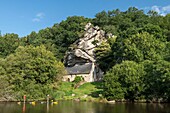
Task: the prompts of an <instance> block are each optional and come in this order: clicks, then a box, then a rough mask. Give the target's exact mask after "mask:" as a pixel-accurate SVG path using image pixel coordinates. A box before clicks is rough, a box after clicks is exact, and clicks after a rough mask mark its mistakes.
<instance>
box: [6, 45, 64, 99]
mask: <svg viewBox="0 0 170 113" xmlns="http://www.w3.org/2000/svg"><path fill="white" fill-rule="evenodd" d="M4 68H5V70H6V75H7V77H8V82H9V84H11V85H14V86H15V87H14V88H13V89H14V91H15V92H16V96H18V98H19V97H21V96H22V95H24V94H28V97H30V98H37V99H38V98H42V97H43V96H45V95H46V94H50V93H52V92H51V91H52V90H53V88H54V87H53V86H54V85H53V83H55V82H58V81H59V80H61V76H63V72H64V66H63V64H62V63H61V62H59V61H56V58H55V57H54V55H53V53H51V52H50V51H47V50H46V48H45V46H43V45H41V46H37V47H33V46H26V47H22V46H20V47H19V48H18V49H17V50H16V51H15V53H14V54H11V55H9V56H8V57H7V58H6V59H5V66H4Z"/></svg>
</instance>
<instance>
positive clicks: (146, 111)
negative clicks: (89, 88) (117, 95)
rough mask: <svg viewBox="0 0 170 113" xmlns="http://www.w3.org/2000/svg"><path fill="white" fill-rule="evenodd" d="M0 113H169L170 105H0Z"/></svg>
mask: <svg viewBox="0 0 170 113" xmlns="http://www.w3.org/2000/svg"><path fill="white" fill-rule="evenodd" d="M0 113H170V104H146V103H115V104H104V103H93V102H75V101H59V102H58V104H57V105H54V104H51V103H49V104H46V103H44V104H41V103H38V102H37V103H36V104H35V105H32V104H29V103H26V104H24V103H21V104H17V103H0Z"/></svg>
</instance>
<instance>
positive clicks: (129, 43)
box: [112, 32, 166, 62]
mask: <svg viewBox="0 0 170 113" xmlns="http://www.w3.org/2000/svg"><path fill="white" fill-rule="evenodd" d="M120 41H121V42H120ZM165 48H166V45H165V43H164V42H162V41H160V40H158V39H155V38H154V37H153V36H152V35H150V34H148V33H146V32H144V33H141V34H136V35H133V36H132V37H131V38H127V39H123V40H118V41H117V42H116V44H115V45H113V46H112V51H113V54H114V58H116V59H115V60H116V61H119V62H121V61H123V60H133V61H136V62H142V61H144V60H159V59H163V56H164V53H165Z"/></svg>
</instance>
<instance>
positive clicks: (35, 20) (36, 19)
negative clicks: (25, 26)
mask: <svg viewBox="0 0 170 113" xmlns="http://www.w3.org/2000/svg"><path fill="white" fill-rule="evenodd" d="M32 21H33V22H39V21H40V19H39V18H34V19H32Z"/></svg>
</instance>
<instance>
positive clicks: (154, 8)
mask: <svg viewBox="0 0 170 113" xmlns="http://www.w3.org/2000/svg"><path fill="white" fill-rule="evenodd" d="M151 9H152V10H154V11H156V12H158V14H160V12H161V10H160V7H159V6H152V7H151Z"/></svg>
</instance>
